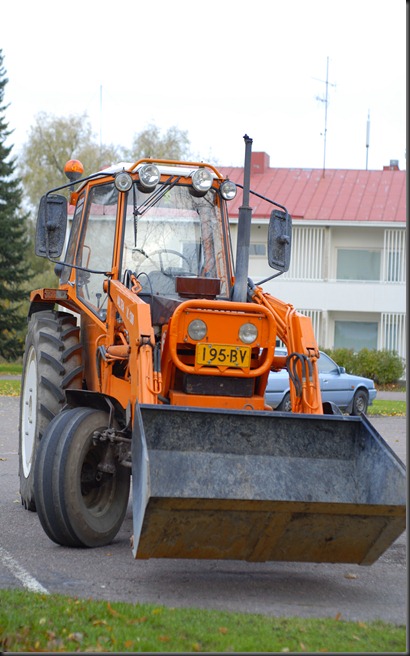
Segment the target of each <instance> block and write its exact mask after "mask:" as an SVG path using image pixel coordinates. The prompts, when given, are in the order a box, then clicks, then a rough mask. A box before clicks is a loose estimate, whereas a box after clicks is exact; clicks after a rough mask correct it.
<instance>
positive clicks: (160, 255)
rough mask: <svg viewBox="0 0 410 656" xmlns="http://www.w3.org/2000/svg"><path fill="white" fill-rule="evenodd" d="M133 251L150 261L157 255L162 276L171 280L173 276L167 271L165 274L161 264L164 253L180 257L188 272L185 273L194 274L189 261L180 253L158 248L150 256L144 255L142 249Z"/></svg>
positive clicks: (164, 268)
mask: <svg viewBox="0 0 410 656" xmlns="http://www.w3.org/2000/svg"><path fill="white" fill-rule="evenodd" d="M134 251H137V252H138V253H141V255H144V257H146V258H147V259H148V260H151V259H152V257H153V256H154V255H158V256H159V266H160V269H161V272H162V273H163V274H164V276H169V277H170V278H172V277H174V275H175V274H172V273H169V271H168V272H167V269H166V267H164V263H163V260H162V255H163V254H165V253H166V254H168V253H171V254H172V255H177V256H178V257H180V258H181V260H183V261H184V262H186V264H187V267H188V270H187V272H186V273H194V272H193V271H192V267H191V263H190V261H189V259H188V258H187V257H186V256H185V255H183V254H182V253H180V252H179V251H174V250H172V249H170V248H160V249H158V250H156V251H153V252H152V253H150V254H148V253H146V252H145V251H144V250H143V249H142V248H135V249H134ZM184 274H185V272H181V275H184Z"/></svg>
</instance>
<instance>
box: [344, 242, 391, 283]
mask: <svg viewBox="0 0 410 656" xmlns="http://www.w3.org/2000/svg"><path fill="white" fill-rule="evenodd" d="M380 260H381V258H380V251H369V250H362V249H359V248H357V249H344V248H339V249H338V251H337V271H336V278H337V280H380Z"/></svg>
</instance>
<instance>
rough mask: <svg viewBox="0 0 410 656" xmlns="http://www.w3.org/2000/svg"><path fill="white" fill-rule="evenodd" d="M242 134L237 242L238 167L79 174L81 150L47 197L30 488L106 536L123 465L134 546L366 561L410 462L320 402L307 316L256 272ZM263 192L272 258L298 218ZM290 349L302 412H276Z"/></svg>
mask: <svg viewBox="0 0 410 656" xmlns="http://www.w3.org/2000/svg"><path fill="white" fill-rule="evenodd" d="M244 139H245V166H244V171H245V174H244V183H243V187H242V189H243V203H242V206H241V208H240V210H239V222H238V233H237V244H236V256H235V258H234V256H233V253H232V248H231V238H230V232H229V219H228V209H227V208H228V206H229V201H230V200H232V199H233V198H234V197H235V194H236V192H237V187H236V185H235V184H234V183H233V182H231V181H230V180H228V179H225V178H224V177H223V176H222V175H221V174H220V173H219V172H218V171H217V169H216V168H215V167H213V166H211V165H209V164H204V163H198V162H177V161H168V160H153V159H142V160H139V161H138V162H136V163H135V164H125V163H121V164H119V165H117V166H113V167H110V168H107V169H105V170H102V171H99V172H98V173H95V174H93V175H90V176H88V177H83V178H81V175H82V166H81V164H80V163H79V162H78V161H76V160H74V161H71V162H69V163H68V164H67V167H66V172H67V175H68V177H69V180H70V182H69V183H68V184H66V185H62V186H61V187H58V188H57V189H52V190H51V191H49V192H48V193H47V194H45V196H43V197H42V199H41V202H40V207H39V213H38V220H37V234H36V253H37V255H39V256H41V257H47V258H49V259H50V260H51V261H54V262H55V263H56V267H55V270H56V274H57V275H58V277H59V284H58V286H56V288H53V289H48V288H47V289H39V290H36V291H33V292H32V294H31V303H30V309H29V323H28V334H27V339H26V349H25V356H24V367H23V380H22V394H21V412H20V447H19V455H20V492H21V497H22V502H23V504H24V505H25V507H26V508H28V509H31V510H37V512H38V515H39V518H40V521H41V524H42V526H43V528H44V530H45V532H46V533H47V535H48V536H49V537H50V538H51V540H53V541H54V542H56V543H58V544H61V545H65V546H74V547H81V546H84V547H92V546H101V545H105V544H107V543H109V542H110V541H112V540H113V538H114V537H115V535H116V534H117V532H118V530H119V528H120V526H121V524H122V521H123V519H124V515H125V513H126V511H127V507H128V504H129V502H130V481H131V478H132V497H131V505H132V513H133V539H132V542H133V554H134V557H135V558H150V557H156V558H157V557H171V558H229V559H246V560H251V561H269V560H287V561H312V562H324V561H327V562H354V563H360V564H370V563H372V562H374V561H375V560H376V559H377V558H378V557H379V556H380V555H381V554H382V553H383V552H384V551H385V550H386V549H387V548H388V547H389V546H390V545H391V543H392V542H393V541H394V540H395V539H396V538H397V537H398V536H399V535H400V534H401V533H402V531H403V530H404V528H405V499H406V482H405V468H404V465H403V463H402V462H401V461H400V460H399V459H398V458H397V457H396V456H395V455H394V453H393V452H392V451H391V449H390V448H389V447H388V445H387V444H386V443H385V441H384V440H383V439H382V437H381V436H380V435H379V434H378V433H377V431H376V430H375V429H374V427H373V426H372V425H371V424H370V422H369V421H368V420H367V418H366V417H365V416H361V417H345V416H343V415H342V414H341V413H340V412H339V411H338V409H337V408H336V407H335V406H333V405H332V404H322V400H321V395H320V387H319V382H318V370H317V359H318V357H319V351H318V346H317V343H316V340H315V337H314V334H313V330H312V325H311V322H310V319H309V318H308V317H306V316H303V315H302V314H300V313H299V312H297V311H296V310H295V309H294V308H293V306H292V305H290V304H288V303H284V302H283V301H281V300H278V299H277V298H274V297H273V296H272V295H270V294H268V293H265V292H264V291H263V289H262V288H261V287H260V286H258V285H255V284H254V283H253V282H252V281H251V280H250V279H249V278H248V260H249V245H250V225H251V218H252V210H251V207H250V206H249V197H250V194H253V193H254V192H252V191H251V190H250V158H251V144H252V140H251V139H250V138H249V137H247V136H246V135H245V137H244ZM60 190H65V191H69V192H70V202H69V206H70V208H71V211H70V212H68V209H67V200H66V197H65V196H64V195H63V194H61V193H56V192H58V191H60ZM265 200H268V199H265ZM268 202H269V203H271V204H272V205H273V208H272V212H271V216H270V220H269V231H268V261H269V264H270V266H271V267H272V268H273V269H274V270H275V273H274V274H273V275H272V277H274V276H275V275H280V273H283V272H284V271H286V270H287V269H288V267H289V261H290V249H291V218H290V216H289V214H288V212H287V210H286V208H285V207H283V206H281V205H279V204H278V203H276V202H274V201H271V200H269V201H268ZM68 218H69V224H70V230H69V231H67V221H68ZM67 234H68V235H69V236H68V241H67V243H66V235H67ZM65 243H66V245H65ZM64 246H65V254H64V256H63V258H62V259H60V258H61V254H62V252H63V249H64ZM277 339H280V340H281V341H282V342H283V343H284V344H285V345H286V347H287V352H288V355H287V357H277V356H275V345H276V343H277ZM285 367H286V368H287V370H288V372H289V378H290V389H291V402H292V412H289V413H286V412H273V411H272V409H271V408H270V407H269V406H267V405H266V404H265V400H264V393H265V387H266V383H267V379H268V375H269V372H270V371H271V370H273V371H275V370H279V369H283V368H285Z"/></svg>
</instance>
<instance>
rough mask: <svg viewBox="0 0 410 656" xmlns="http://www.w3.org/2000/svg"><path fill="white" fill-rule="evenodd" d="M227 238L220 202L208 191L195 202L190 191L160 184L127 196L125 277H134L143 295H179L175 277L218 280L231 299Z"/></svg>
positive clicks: (135, 188)
mask: <svg viewBox="0 0 410 656" xmlns="http://www.w3.org/2000/svg"><path fill="white" fill-rule="evenodd" d="M227 249H228V244H227V243H226V236H224V233H223V225H222V218H221V208H220V200H219V197H218V194H217V192H216V191H215V190H214V189H210V190H209V191H208V192H207V193H206V195H205V196H202V197H195V196H193V195H192V193H191V190H190V187H187V186H182V185H174V186H172V185H165V184H163V185H161V186H159V187H157V188H156V189H155V191H154V192H152V193H150V194H147V193H143V192H141V191H140V190H139V189H138V188H137V186H136V184H134V187H133V189H132V190H131V191H130V192H129V193H128V198H127V210H126V227H125V237H124V251H123V257H122V275H123V277H125V276H126V275H127V272H130V271H131V272H132V273H135V275H136V276H137V278H138V281H139V282H140V284H141V285H142V287H143V291H144V292H148V293H153V294H160V295H166V296H173V295H176V291H175V278H176V277H177V276H197V277H209V278H218V279H219V280H220V297H225V298H227V297H228V295H229V276H228V263H227V255H226V254H227Z"/></svg>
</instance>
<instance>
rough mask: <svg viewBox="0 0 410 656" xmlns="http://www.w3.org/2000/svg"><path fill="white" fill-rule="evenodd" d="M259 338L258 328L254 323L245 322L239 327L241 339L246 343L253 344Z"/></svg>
mask: <svg viewBox="0 0 410 656" xmlns="http://www.w3.org/2000/svg"><path fill="white" fill-rule="evenodd" d="M257 338H258V329H257V327H256V326H255V324H253V323H244V324H242V326H241V327H240V328H239V339H240V340H241V342H243V343H244V344H252V343H253V342H254V341H255V340H256V339H257Z"/></svg>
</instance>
